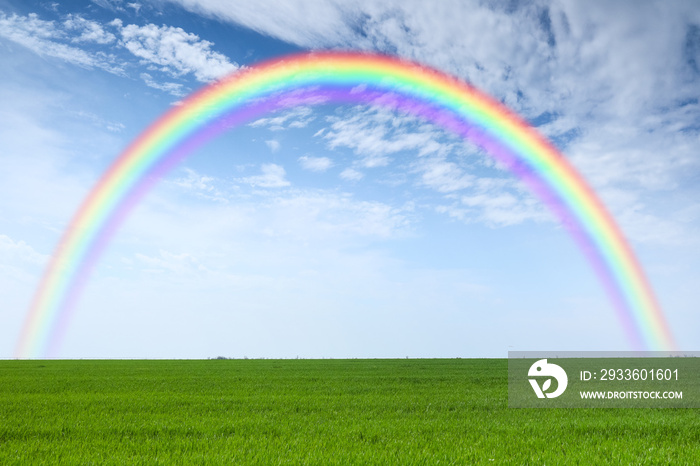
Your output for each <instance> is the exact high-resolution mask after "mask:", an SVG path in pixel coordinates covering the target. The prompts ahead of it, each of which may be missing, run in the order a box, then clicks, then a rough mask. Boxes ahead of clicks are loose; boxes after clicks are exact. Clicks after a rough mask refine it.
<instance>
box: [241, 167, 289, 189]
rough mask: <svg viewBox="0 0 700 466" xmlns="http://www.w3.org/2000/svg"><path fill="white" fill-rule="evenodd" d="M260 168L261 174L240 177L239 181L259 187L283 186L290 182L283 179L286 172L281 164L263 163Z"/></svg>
mask: <svg viewBox="0 0 700 466" xmlns="http://www.w3.org/2000/svg"><path fill="white" fill-rule="evenodd" d="M260 169H261V171H262V174H261V175H255V176H249V177H245V178H241V181H242V182H243V183H247V184H250V185H251V186H254V187H260V188H284V187H286V186H289V185H290V184H291V183H290V182H289V181H287V180H286V179H285V177H286V174H287V172H286V171H285V170H284V167H282V166H281V165H277V164H274V163H265V164H263V165H262V166H261V167H260Z"/></svg>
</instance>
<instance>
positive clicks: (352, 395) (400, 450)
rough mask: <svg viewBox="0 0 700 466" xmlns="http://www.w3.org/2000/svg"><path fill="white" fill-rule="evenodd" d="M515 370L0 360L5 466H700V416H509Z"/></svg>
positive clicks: (562, 412)
mask: <svg viewBox="0 0 700 466" xmlns="http://www.w3.org/2000/svg"><path fill="white" fill-rule="evenodd" d="M507 375H508V374H507V361H506V360H493V359H481V360H474V359H418V360H416V359H405V360H400V359H394V360H379V359H377V360H373V359H372V360H367V359H357V360H354V359H353V360H197V361H194V360H188V361H174V360H156V361H113V360H110V361H36V360H34V361H0V418H1V419H2V422H0V464H56V463H60V464H160V463H162V464H319V465H325V464H503V463H510V464H591V463H599V464H600V463H603V464H604V463H608V464H620V463H622V464H697V463H698V462H699V461H700V413H699V410H697V409H602V408H598V409H509V408H508V407H507V398H508V393H507V386H508V380H507Z"/></svg>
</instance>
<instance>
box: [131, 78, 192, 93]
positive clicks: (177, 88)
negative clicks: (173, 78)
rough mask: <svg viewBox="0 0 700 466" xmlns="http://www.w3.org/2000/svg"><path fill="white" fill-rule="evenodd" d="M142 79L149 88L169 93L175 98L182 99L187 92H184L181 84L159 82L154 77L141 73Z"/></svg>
mask: <svg viewBox="0 0 700 466" xmlns="http://www.w3.org/2000/svg"><path fill="white" fill-rule="evenodd" d="M140 77H141V79H142V80H143V82H144V83H146V86H148V87H152V88H153V89H158V90H160V91H164V92H167V93H168V94H170V95H174V96H175V97H182V96H184V95H185V92H184V91H183V86H182V84H180V83H172V82H157V81H156V80H154V79H153V76H151V75H150V74H148V73H141V76H140Z"/></svg>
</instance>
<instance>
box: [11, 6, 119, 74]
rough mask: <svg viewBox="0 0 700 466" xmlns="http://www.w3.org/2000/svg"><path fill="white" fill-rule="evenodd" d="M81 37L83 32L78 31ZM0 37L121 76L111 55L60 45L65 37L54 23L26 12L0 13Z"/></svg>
mask: <svg viewBox="0 0 700 466" xmlns="http://www.w3.org/2000/svg"><path fill="white" fill-rule="evenodd" d="M82 34H85V30H82V32H81V36H78V37H82ZM0 36H2V37H4V38H6V39H9V40H11V41H13V42H16V43H18V44H20V45H22V46H24V47H26V48H28V49H29V50H31V51H32V52H34V53H36V54H37V55H40V56H45V57H52V58H57V59H59V60H63V61H66V62H68V63H72V64H74V65H77V66H81V67H83V68H100V69H103V70H105V71H107V72H110V73H114V74H118V75H123V74H124V64H123V63H122V62H120V61H119V60H118V59H117V58H116V57H115V56H114V55H111V54H107V53H104V52H94V53H93V52H87V51H85V50H83V49H81V48H79V47H76V46H72V45H67V44H64V43H61V41H67V40H69V39H68V35H67V34H66V32H65V31H64V30H63V29H62V28H60V27H58V26H57V25H56V23H55V22H54V21H44V20H41V19H39V17H38V16H37V15H36V14H34V13H30V14H29V15H27V16H18V15H15V14H13V15H10V16H8V15H6V14H4V13H0Z"/></svg>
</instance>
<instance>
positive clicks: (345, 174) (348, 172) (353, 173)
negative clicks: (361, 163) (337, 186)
mask: <svg viewBox="0 0 700 466" xmlns="http://www.w3.org/2000/svg"><path fill="white" fill-rule="evenodd" d="M364 176H365V175H364V174H363V173H362V172H359V171H357V170H355V169H354V168H346V169H345V170H343V171H342V172H340V177H341V178H342V179H344V180H348V181H359V180H361V179H362V178H364Z"/></svg>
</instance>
